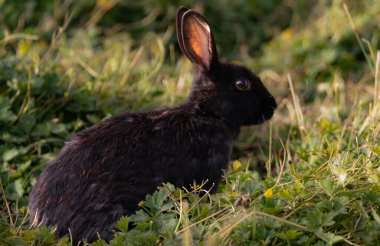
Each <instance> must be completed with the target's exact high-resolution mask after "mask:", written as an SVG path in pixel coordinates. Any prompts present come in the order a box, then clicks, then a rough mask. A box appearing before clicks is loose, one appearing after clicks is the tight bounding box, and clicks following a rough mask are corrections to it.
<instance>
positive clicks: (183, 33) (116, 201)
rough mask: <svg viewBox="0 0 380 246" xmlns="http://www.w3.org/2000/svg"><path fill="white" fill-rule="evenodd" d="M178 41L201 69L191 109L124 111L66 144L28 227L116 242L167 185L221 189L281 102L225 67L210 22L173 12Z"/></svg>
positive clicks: (38, 191) (37, 189)
mask: <svg viewBox="0 0 380 246" xmlns="http://www.w3.org/2000/svg"><path fill="white" fill-rule="evenodd" d="M177 37H178V42H179V46H180V47H181V50H182V52H183V53H184V54H185V55H186V56H187V58H189V59H190V61H191V62H192V63H193V65H194V67H195V70H196V78H195V79H194V82H193V88H192V90H191V93H190V95H189V97H188V99H187V101H186V102H184V103H183V104H181V105H178V106H175V107H164V108H161V109H158V110H155V111H151V112H140V113H123V114H121V115H118V116H115V117H112V118H110V119H108V120H105V121H103V122H100V123H99V124H96V125H94V126H92V127H91V128H88V129H86V130H84V131H82V132H79V133H78V134H76V135H74V136H73V137H72V139H71V140H70V141H69V142H67V144H66V145H65V147H64V148H63V149H62V150H61V152H60V153H59V154H58V156H57V158H56V159H55V160H54V161H53V162H52V163H51V164H50V165H49V166H48V167H47V168H46V169H45V171H44V172H43V173H42V175H41V177H40V178H39V180H38V182H37V183H36V185H35V186H34V189H33V191H32V194H31V198H30V212H31V216H30V221H31V222H32V223H33V224H34V225H39V224H43V225H47V226H48V227H52V226H56V227H57V231H56V234H57V236H58V237H62V236H64V235H68V233H69V229H70V231H71V233H72V238H73V242H74V243H77V242H79V241H80V240H87V241H89V242H91V241H94V240H96V239H97V238H98V235H99V236H100V237H102V238H103V239H106V240H110V239H112V237H113V232H112V230H113V229H114V225H115V222H117V220H118V219H120V217H121V216H123V215H129V214H132V213H133V212H135V211H136V210H137V209H138V205H137V204H138V203H139V202H140V201H141V200H144V199H145V196H146V195H147V194H150V193H153V192H154V191H155V190H156V187H157V186H159V185H161V184H162V183H163V182H170V183H172V184H174V185H176V186H177V187H189V185H190V184H193V182H194V181H195V182H196V183H198V184H200V183H202V182H203V181H207V182H206V184H205V186H204V188H205V189H207V190H210V191H211V192H213V191H215V190H216V188H217V186H218V183H219V181H220V179H221V176H222V174H223V170H225V169H226V168H227V166H228V163H229V161H230V153H231V147H232V143H233V140H234V139H235V138H236V137H237V136H238V133H239V129H240V127H241V126H244V125H252V124H260V123H263V122H264V121H265V120H268V119H269V118H271V117H272V115H273V112H274V110H275V108H276V102H275V100H274V98H273V97H272V95H271V94H270V93H269V92H268V90H267V89H266V88H265V87H264V86H263V84H262V82H261V80H260V78H258V77H257V76H256V75H254V74H253V73H251V72H250V71H249V70H248V69H247V68H245V67H243V66H240V65H236V64H228V63H221V62H219V60H218V54H217V50H216V45H215V43H214V38H213V36H212V33H211V30H210V27H209V25H208V24H207V22H206V20H205V19H204V18H203V17H202V16H201V15H200V14H199V13H197V12H196V11H194V10H191V9H190V10H189V9H187V8H184V7H182V8H180V9H179V10H178V12H177Z"/></svg>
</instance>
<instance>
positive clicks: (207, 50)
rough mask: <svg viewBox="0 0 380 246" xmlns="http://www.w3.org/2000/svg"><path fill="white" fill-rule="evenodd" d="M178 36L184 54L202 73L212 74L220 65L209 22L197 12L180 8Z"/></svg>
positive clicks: (178, 13)
mask: <svg viewBox="0 0 380 246" xmlns="http://www.w3.org/2000/svg"><path fill="white" fill-rule="evenodd" d="M177 36H178V42H179V46H180V47H181V50H182V52H183V53H184V54H185V55H186V56H187V57H188V58H189V59H190V61H191V62H192V63H193V64H194V65H195V66H196V67H197V68H198V69H200V70H201V71H202V72H211V71H212V70H214V69H216V68H217V65H218V64H219V61H218V53H217V50H216V45H215V42H214V37H213V36H212V33H211V29H210V26H209V25H208V23H207V21H206V20H205V19H204V18H203V17H202V16H201V15H200V14H199V13H198V12H196V11H194V10H187V9H186V8H183V7H182V8H180V9H179V10H178V12H177Z"/></svg>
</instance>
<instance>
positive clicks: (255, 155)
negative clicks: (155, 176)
mask: <svg viewBox="0 0 380 246" xmlns="http://www.w3.org/2000/svg"><path fill="white" fill-rule="evenodd" d="M258 2H259V1H258ZM374 2H375V1H370V0H368V1H362V2H361V3H360V4H358V3H354V2H353V1H352V2H350V1H348V3H347V5H342V3H341V2H340V1H334V3H332V4H329V3H327V2H324V1H319V2H318V4H316V6H314V8H313V9H314V12H312V13H311V14H310V17H309V18H308V19H304V18H300V17H299V16H301V13H298V12H296V11H297V9H298V8H299V6H290V7H289V6H287V7H289V8H291V10H292V11H293V12H292V13H293V16H296V17H297V16H298V17H297V18H296V17H294V19H292V20H290V21H289V25H288V26H282V27H278V26H275V27H273V28H272V29H270V30H272V31H273V32H272V33H271V34H270V35H269V34H266V35H264V36H265V37H262V42H263V44H261V46H260V47H261V48H262V50H263V52H262V54H260V52H254V53H250V52H246V50H244V45H247V44H251V43H250V41H249V40H248V39H247V36H245V35H244V34H241V35H242V36H240V37H239V38H240V40H239V42H241V43H242V45H241V47H243V48H241V50H240V51H239V49H233V50H234V51H235V52H236V53H235V57H236V58H237V59H241V60H242V63H244V64H248V66H249V67H250V68H254V69H253V70H254V71H256V72H258V73H259V75H260V77H262V78H263V80H264V82H265V84H266V86H267V88H269V89H270V91H271V92H273V94H274V95H275V97H276V99H277V102H278V109H277V111H276V113H275V115H274V117H273V119H272V120H271V122H270V123H268V124H265V125H263V126H258V127H247V128H244V129H243V130H242V133H241V135H240V137H239V139H238V140H237V142H236V144H235V147H234V151H233V156H232V161H231V165H230V168H229V169H228V170H227V171H226V173H225V175H224V179H223V181H222V183H221V185H220V188H219V190H218V193H216V194H213V195H209V194H207V193H206V194H205V195H203V196H200V195H199V191H200V190H201V189H202V187H201V185H198V186H195V187H194V190H191V191H184V190H181V189H179V188H176V187H173V186H172V185H170V184H165V185H163V186H162V187H160V188H159V190H158V191H157V192H156V193H154V194H152V195H150V196H148V197H147V198H146V200H145V201H144V202H142V203H141V204H140V205H141V207H142V209H141V210H140V211H138V212H137V213H136V214H135V215H132V216H130V217H125V218H123V219H122V220H120V221H119V222H118V224H117V227H118V230H119V231H118V232H116V234H115V239H114V240H113V241H112V242H111V244H112V245H178V244H182V245H199V244H201V245H264V244H271V245H332V244H338V245H380V241H379V238H380V235H379V234H380V137H379V132H380V124H379V122H380V97H379V96H380V88H379V76H380V74H379V72H380V65H379V64H380V53H379V38H378V37H379V35H380V30H379V27H378V26H377V25H376V24H374V23H380V20H379V16H380V14H379V12H380V7H378V6H377V5H374ZM113 4H116V5H114V6H111V5H110V6H108V5H107V6H105V7H107V8H109V9H102V7H101V6H100V7H99V6H97V7H94V9H93V11H88V12H90V15H91V16H90V18H88V20H90V21H88V22H83V21H81V20H80V19H79V20H78V18H79V17H78V14H76V15H73V16H70V15H67V16H66V17H64V16H62V15H58V16H62V17H61V18H62V19H61V23H62V24H61V25H60V26H62V28H61V29H58V28H57V29H56V32H54V34H52V33H50V34H46V35H47V36H48V37H49V38H46V37H45V34H41V33H39V32H38V29H36V31H35V33H33V32H30V29H28V28H27V26H26V27H25V28H24V29H21V30H19V31H18V32H14V33H13V32H10V31H9V32H4V33H3V34H2V36H1V37H2V38H1V40H0V55H1V57H2V59H1V60H0V165H1V166H0V178H1V179H0V181H1V183H0V190H1V198H0V200H1V202H2V203H3V206H2V208H1V210H0V214H1V219H0V244H1V245H3V244H4V245H25V244H30V245H52V244H58V245H70V239H69V238H64V239H60V240H58V241H57V240H56V239H55V238H54V234H53V233H54V230H52V231H49V230H48V229H47V228H44V227H41V228H38V229H31V228H29V226H28V223H27V212H28V211H27V205H28V194H29V193H30V191H31V187H32V186H33V184H34V183H35V182H36V179H37V178H38V175H39V174H40V173H41V171H42V170H43V168H45V167H46V165H47V164H48V162H49V161H50V160H52V159H53V158H54V156H55V154H56V153H57V152H58V151H59V149H60V148H61V147H62V146H63V144H64V141H65V140H66V139H67V138H68V137H69V136H70V135H71V134H72V133H73V132H77V131H79V130H81V129H83V128H85V127H87V126H90V125H92V124H94V123H96V122H99V121H100V120H102V119H104V118H107V117H110V116H112V115H115V114H117V113H119V112H122V111H124V110H130V111H137V110H145V109H150V108H154V107H157V106H160V105H174V104H176V103H179V102H181V101H182V100H184V98H185V97H186V95H187V93H188V91H189V88H190V86H191V79H192V76H193V75H192V68H191V64H190V63H189V62H188V61H187V60H186V59H185V58H184V57H183V56H181V55H179V54H178V50H176V46H175V45H174V44H175V43H174V42H175V40H173V34H174V28H173V26H172V25H169V26H168V28H167V29H163V30H161V29H160V28H162V27H157V28H158V29H154V28H155V27H154V23H156V22H159V20H161V21H162V22H160V23H161V24H162V23H168V22H169V20H170V19H171V18H172V16H171V15H172V14H173V13H172V12H170V11H169V12H168V14H167V15H165V16H164V17H162V19H160V17H159V16H160V13H162V11H163V9H165V8H166V7H163V6H165V5H164V4H163V3H160V4H162V6H161V5H160V6H161V7H160V8H158V7H157V6H156V5H155V7H157V9H158V10H157V16H158V17H157V16H156V17H155V16H150V17H149V18H153V19H149V18H148V19H146V21H148V22H147V23H145V24H146V25H147V26H148V27H150V26H153V27H152V29H144V32H142V33H135V32H134V31H133V30H132V31H130V32H125V31H113V32H108V33H106V34H105V30H106V29H107V28H109V27H108V26H107V27H104V26H102V25H103V24H102V20H109V18H110V16H107V15H106V12H107V11H112V9H113V8H115V6H118V5H117V3H116V2H115V3H113ZM236 4H237V5H238V4H247V3H240V1H237V3H236ZM274 5H275V4H274ZM7 6H8V5H7ZM7 6H6V7H7ZM169 6H170V7H167V8H168V9H175V7H174V6H171V5H169ZM282 6H286V3H283V5H281V6H280V7H278V8H280V9H282ZM73 7H75V5H73ZM197 7H199V8H204V9H205V10H206V11H207V10H208V9H209V7H208V5H202V4H200V5H199V6H197ZM81 8H83V9H85V10H86V9H87V7H86V6H82V5H80V6H79V5H78V6H76V9H77V11H81ZM221 8H222V7H221ZM4 9H5V8H4ZM58 9H59V8H58ZM298 10H299V11H300V12H302V8H301V9H298ZM353 10H355V11H353ZM208 11H209V12H208V13H213V11H215V10H213V11H210V10H208ZM267 11H268V10H267ZM45 12H46V13H49V11H48V10H45ZM79 13H85V12H79ZM297 13H298V15H297ZM235 14H236V12H233V11H232V10H231V12H230V13H229V15H231V18H233V16H234V15H235ZM244 14H246V13H245V12H242V13H241V18H242V19H243V21H242V22H247V23H249V19H248V17H246V16H245V15H244ZM136 15H137V14H136ZM154 18H156V19H154ZM210 18H211V19H213V16H211V17H210ZM214 18H218V17H217V15H216V16H214ZM226 18H230V17H226ZM244 18H247V19H244ZM149 21H151V22H149ZM73 23H74V24H73ZM136 23H140V22H136ZM140 24H144V22H142V23H140ZM104 25H105V24H104ZM262 25H264V24H262ZM138 26H139V27H141V28H144V27H143V26H141V25H138ZM239 28H242V29H244V28H245V27H239ZM262 28H263V29H265V30H266V32H268V33H269V31H268V27H267V26H265V25H264V26H263V27H262ZM107 30H108V29H107ZM244 30H245V29H244ZM108 31H110V30H108ZM256 31H257V30H256ZM220 33H222V32H220ZM220 33H219V32H217V33H216V34H217V35H216V39H217V40H218V38H219V39H223V36H218V35H222V34H220ZM242 37H245V38H242ZM224 49H225V48H224ZM222 54H225V57H230V56H231V54H229V52H227V51H223V49H222ZM252 54H255V55H257V57H255V58H253V57H252V56H251V55H252ZM221 56H222V57H223V55H221ZM184 198H186V199H184ZM129 222H132V223H134V224H135V225H136V227H135V228H134V229H128V225H129ZM93 245H105V242H104V241H102V240H101V239H99V241H98V242H96V243H93Z"/></svg>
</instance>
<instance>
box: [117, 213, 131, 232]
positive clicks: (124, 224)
mask: <svg viewBox="0 0 380 246" xmlns="http://www.w3.org/2000/svg"><path fill="white" fill-rule="evenodd" d="M128 225H129V218H128V216H123V217H122V218H121V219H120V220H119V221H118V222H117V223H116V228H118V229H119V230H120V231H122V232H127V231H128Z"/></svg>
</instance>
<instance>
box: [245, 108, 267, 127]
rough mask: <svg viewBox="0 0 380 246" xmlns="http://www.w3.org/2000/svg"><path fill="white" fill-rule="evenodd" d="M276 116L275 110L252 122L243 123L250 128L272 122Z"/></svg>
mask: <svg viewBox="0 0 380 246" xmlns="http://www.w3.org/2000/svg"><path fill="white" fill-rule="evenodd" d="M273 114H274V110H273V111H270V112H265V113H262V114H260V115H256V116H255V117H253V118H252V119H251V120H247V121H246V122H243V124H242V125H243V126H250V125H261V124H263V123H264V122H266V121H268V120H270V119H271V118H272V116H273Z"/></svg>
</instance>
